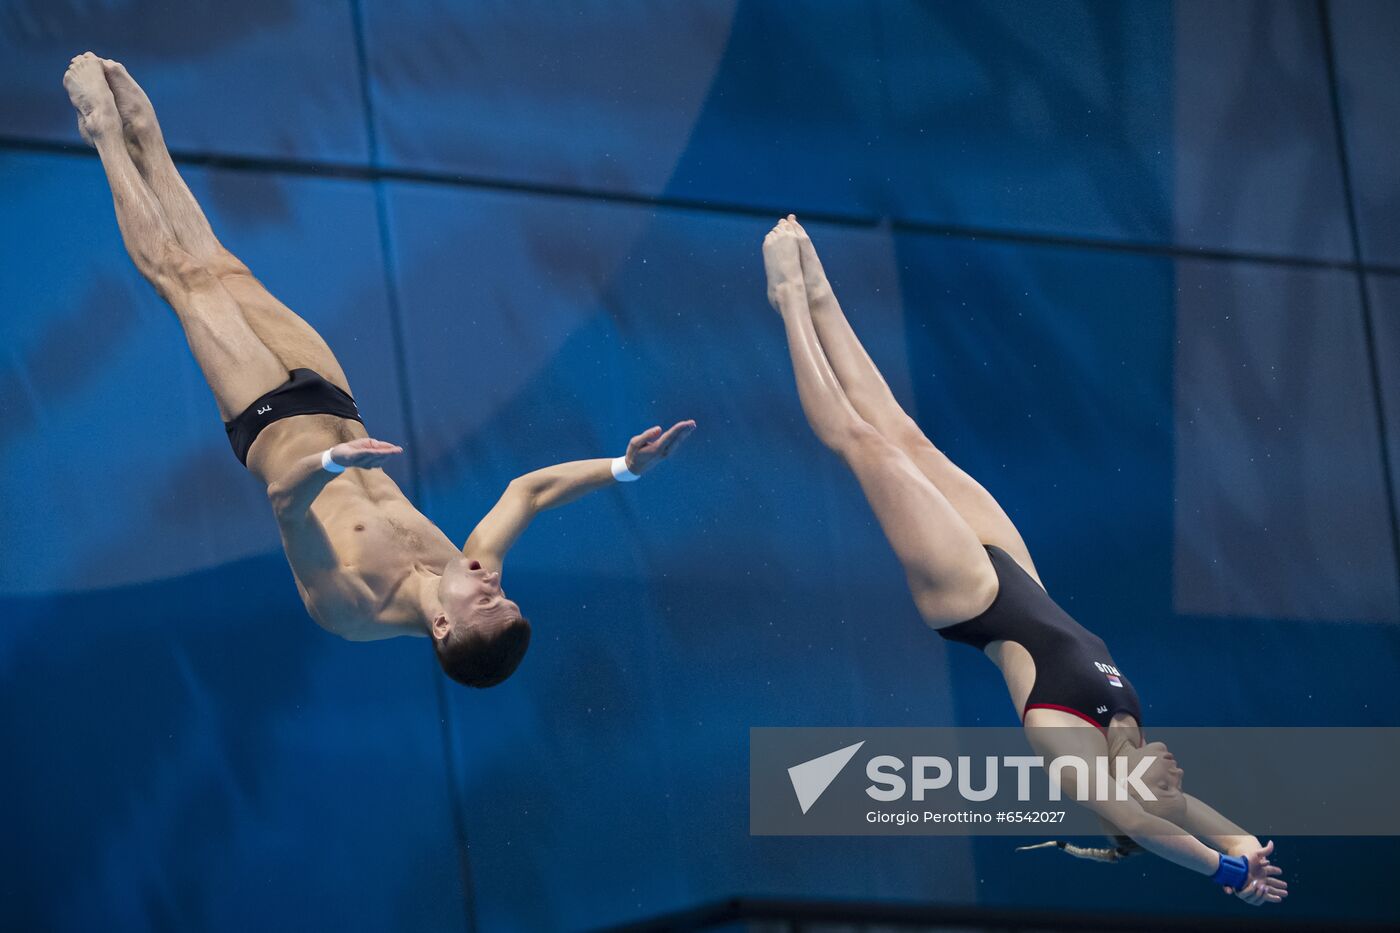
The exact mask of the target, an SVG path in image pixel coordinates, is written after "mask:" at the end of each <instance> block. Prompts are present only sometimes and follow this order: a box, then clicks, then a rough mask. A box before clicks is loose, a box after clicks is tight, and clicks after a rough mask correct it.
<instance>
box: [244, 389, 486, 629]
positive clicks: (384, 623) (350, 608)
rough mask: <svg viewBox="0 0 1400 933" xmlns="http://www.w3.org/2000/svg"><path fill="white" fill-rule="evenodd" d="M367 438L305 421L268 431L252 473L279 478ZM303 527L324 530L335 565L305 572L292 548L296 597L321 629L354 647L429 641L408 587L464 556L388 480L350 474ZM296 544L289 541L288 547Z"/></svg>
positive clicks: (350, 424)
mask: <svg viewBox="0 0 1400 933" xmlns="http://www.w3.org/2000/svg"><path fill="white" fill-rule="evenodd" d="M365 436H367V435H366V433H365V430H364V427H363V425H361V424H359V423H358V422H355V421H351V420H348V419H344V418H337V417H335V416H333V415H299V416H295V417H292V418H288V419H286V420H284V421H278V422H276V423H274V424H272V425H269V426H268V427H267V428H266V429H264V431H263V433H262V434H261V435H260V436H259V437H258V439H257V441H255V442H254V446H253V448H252V450H251V451H250V452H249V465H250V466H253V467H254V468H255V470H256V471H257V472H258V473H259V475H262V476H268V477H275V476H276V475H278V473H279V472H280V471H284V470H286V469H287V468H288V467H289V466H290V465H291V463H292V462H294V461H295V460H297V459H299V458H301V457H304V456H306V455H307V454H309V453H315V452H318V451H321V450H325V449H327V448H329V447H333V446H334V445H336V444H339V443H343V442H344V441H346V440H351V439H353V438H355V437H365ZM302 521H309V522H314V523H316V524H317V525H319V527H320V529H321V530H322V531H323V532H324V534H325V537H326V539H327V540H328V541H329V543H330V546H331V548H332V550H333V551H334V552H335V558H336V564H337V568H336V570H335V572H334V573H333V574H329V575H327V574H324V573H316V572H314V571H313V569H312V568H311V567H308V566H302V565H303V563H304V561H305V555H302V554H300V553H298V551H297V549H296V548H295V547H291V546H288V547H287V548H286V554H287V563H288V564H289V565H290V566H291V568H292V575H293V576H294V577H295V578H296V583H297V591H298V592H299V593H300V594H301V597H302V602H303V603H304V604H305V605H306V610H307V612H308V613H310V615H311V617H312V618H313V619H315V620H316V623H317V624H318V625H320V626H321V627H322V628H325V629H327V630H329V631H331V632H334V633H335V634H337V635H340V636H342V637H344V638H350V639H354V640H374V639H380V638H392V637H394V636H396V635H404V634H414V635H418V634H425V631H424V628H423V625H422V620H421V618H420V617H421V612H420V611H419V608H418V603H417V599H416V597H417V593H416V591H415V590H414V588H413V587H412V586H409V585H407V584H409V583H411V582H412V581H411V578H412V577H413V576H414V574H415V573H416V572H418V571H420V570H423V569H424V568H427V569H430V570H432V571H434V572H440V571H441V570H442V568H443V567H444V566H445V565H446V564H447V562H448V561H449V560H451V559H452V558H453V557H455V556H456V555H457V554H458V553H460V552H459V551H458V550H457V548H456V547H455V546H454V545H453V544H452V542H451V541H450V540H449V539H448V537H447V536H446V535H445V534H443V533H442V531H441V529H439V528H438V527H437V526H436V525H434V524H433V523H432V522H431V521H429V520H428V519H427V517H425V516H424V515H423V514H422V513H421V512H419V511H418V510H417V509H416V508H414V507H413V504H412V503H410V502H409V501H408V497H407V496H405V495H404V494H403V491H402V490H401V489H399V486H398V484H397V483H395V482H394V480H393V479H392V478H391V477H390V476H389V475H388V474H387V473H385V472H384V471H383V470H347V471H346V472H345V473H343V474H342V475H340V476H338V477H336V479H335V480H334V482H331V483H328V484H327V485H326V487H325V489H323V490H322V491H321V494H320V495H318V496H317V497H316V501H315V502H314V503H313V504H312V506H311V516H310V518H309V519H302ZM310 530H311V531H313V532H314V531H315V528H314V527H313V528H312V529H310ZM292 537H293V536H289V535H286V534H284V536H283V538H284V542H285V541H289V540H292Z"/></svg>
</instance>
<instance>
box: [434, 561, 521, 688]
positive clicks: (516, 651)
mask: <svg viewBox="0 0 1400 933" xmlns="http://www.w3.org/2000/svg"><path fill="white" fill-rule="evenodd" d="M438 601H439V602H440V603H441V604H442V611H441V612H440V613H439V614H438V616H437V618H435V619H433V621H432V625H431V634H432V638H433V649H434V651H436V652H437V657H438V663H439V664H441V665H442V669H443V671H444V672H445V673H446V674H447V676H448V677H451V678H452V679H453V680H455V681H457V682H458V683H461V684H466V685H467V686H469V687H494V686H495V685H496V684H498V683H500V682H501V681H503V680H505V679H506V678H507V677H509V676H510V675H511V674H513V673H514V672H515V669H516V668H517V667H519V666H520V660H521V658H523V657H525V649H526V648H528V647H529V646H530V623H529V622H527V621H526V620H525V618H524V617H523V616H522V615H521V614H520V607H519V606H517V605H516V604H515V603H514V602H512V601H511V600H509V599H507V598H506V594H505V593H504V592H503V591H502V590H501V574H500V571H495V570H485V569H484V568H482V566H481V563H480V562H479V561H475V560H469V559H468V558H466V557H457V558H455V559H453V560H452V561H450V562H448V564H447V566H446V567H444V568H443V571H442V580H441V582H440V583H439V584H438Z"/></svg>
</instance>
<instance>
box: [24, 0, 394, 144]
mask: <svg viewBox="0 0 1400 933" xmlns="http://www.w3.org/2000/svg"><path fill="white" fill-rule="evenodd" d="M352 27H353V20H352V17H351V8H350V4H349V3H342V2H336V3H324V2H319V0H251V2H244V3H237V4H230V3H219V2H216V0H194V2H186V3H163V2H162V3H152V2H144V3H143V2H140V0H137V2H121V0H97V2H91V3H74V2H56V3H55V2H49V0H8V2H5V3H0V80H3V82H4V85H5V88H6V92H5V94H4V96H3V97H0V134H3V135H5V136H9V137H11V138H14V137H29V138H37V139H46V140H55V141H63V142H72V143H79V142H81V139H80V138H79V136H78V130H77V125H76V123H75V121H74V118H73V109H72V107H71V106H69V104H68V95H67V94H66V93H64V90H63V83H62V82H63V72H64V69H66V68H67V67H68V60H69V59H71V58H72V57H73V56H74V55H78V54H80V53H82V52H86V51H93V52H96V53H97V54H98V55H101V56H102V57H103V58H112V59H116V60H117V61H121V62H123V63H125V64H126V66H127V68H128V69H129V70H130V71H131V74H132V75H133V76H134V77H135V78H136V80H137V81H140V82H141V83H142V85H143V86H144V87H145V88H146V91H147V93H149V94H150V96H151V100H152V101H153V102H154V103H155V105H156V107H157V108H158V110H159V113H160V117H161V125H162V128H163V129H164V131H165V136H166V142H167V143H168V144H169V145H170V147H171V148H172V149H183V150H193V151H196V152H206V151H207V152H218V153H221V154H225V155H242V156H290V157H297V158H306V159H322V160H332V161H337V162H363V161H364V160H365V159H366V158H367V157H368V148H367V144H366V137H365V117H364V112H363V109H362V106H361V94H360V87H359V81H358V78H357V77H356V60H355V35H354V31H353V28H352Z"/></svg>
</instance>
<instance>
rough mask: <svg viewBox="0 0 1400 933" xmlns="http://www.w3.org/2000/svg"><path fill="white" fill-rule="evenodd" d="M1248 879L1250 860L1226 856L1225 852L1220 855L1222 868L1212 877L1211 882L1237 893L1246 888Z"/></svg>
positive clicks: (1238, 856) (1237, 856) (1236, 856)
mask: <svg viewBox="0 0 1400 933" xmlns="http://www.w3.org/2000/svg"><path fill="white" fill-rule="evenodd" d="M1248 878H1249V859H1247V858H1245V857H1244V856H1243V855H1226V854H1225V853H1223V852H1222V853H1221V854H1220V867H1219V868H1217V869H1216V870H1215V874H1213V875H1211V876H1210V880H1211V881H1214V882H1215V883H1216V884H1219V885H1224V886H1225V887H1227V888H1234V889H1235V890H1236V891H1238V890H1240V889H1241V888H1243V887H1244V883H1245V881H1246V880H1248Z"/></svg>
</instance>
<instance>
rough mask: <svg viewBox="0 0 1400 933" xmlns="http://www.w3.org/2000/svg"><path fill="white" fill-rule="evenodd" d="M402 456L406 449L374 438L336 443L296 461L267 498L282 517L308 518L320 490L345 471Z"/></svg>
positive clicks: (277, 480)
mask: <svg viewBox="0 0 1400 933" xmlns="http://www.w3.org/2000/svg"><path fill="white" fill-rule="evenodd" d="M401 453H403V448H402V447H399V446H398V445H397V444H390V443H387V442H385V441H377V440H375V439H374V438H372V437H362V438H359V439H357V440H353V441H347V442H346V443H344V444H336V445H335V446H334V447H332V448H331V449H330V450H327V451H324V452H323V453H318V454H308V455H307V456H305V457H302V458H301V459H300V460H297V461H296V462H294V463H293V464H292V466H291V468H290V469H288V470H287V472H286V473H284V474H283V475H281V476H279V477H277V479H275V480H273V481H272V482H271V483H269V484H268V487H267V498H268V500H269V501H270V502H271V503H272V508H273V509H274V510H275V511H276V512H277V514H278V516H279V517H282V518H297V517H299V516H301V515H305V514H306V512H307V510H308V509H310V508H311V503H313V502H315V501H316V497H317V496H319V495H320V494H321V490H322V489H325V488H326V486H327V484H329V483H330V481H331V480H333V479H335V478H336V476H338V475H339V474H341V473H343V472H344V471H345V470H346V469H348V468H350V467H357V468H359V469H363V470H369V469H373V468H374V467H377V466H381V465H383V464H384V463H385V461H387V460H388V459H389V458H390V457H393V456H395V455H396V454H401Z"/></svg>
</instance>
